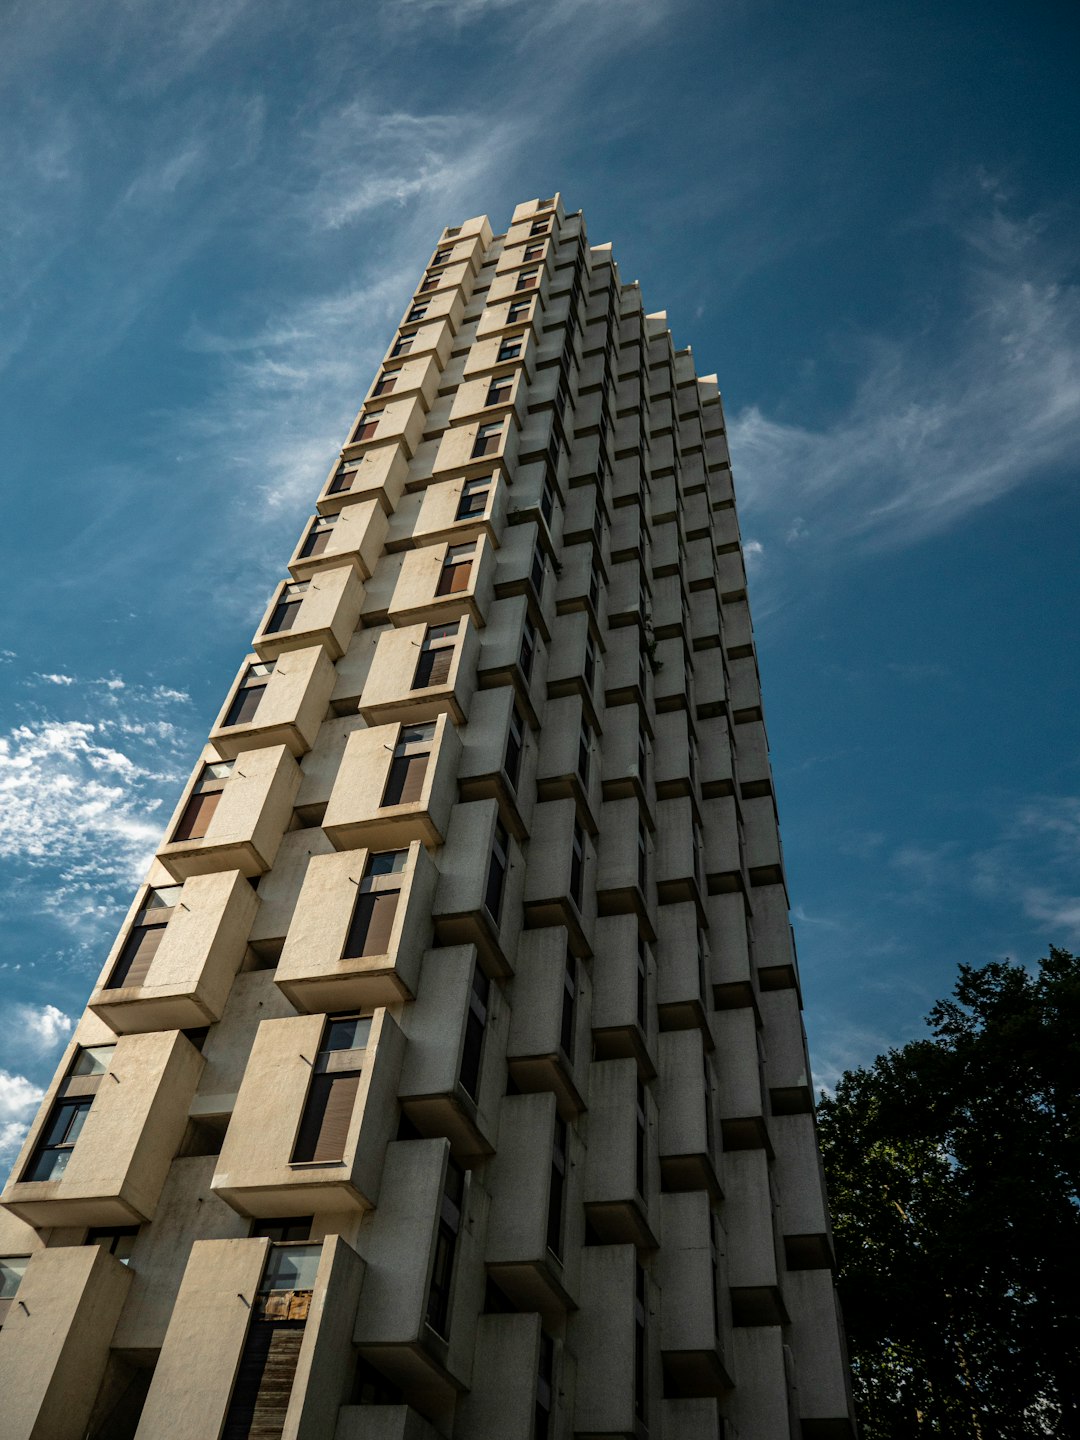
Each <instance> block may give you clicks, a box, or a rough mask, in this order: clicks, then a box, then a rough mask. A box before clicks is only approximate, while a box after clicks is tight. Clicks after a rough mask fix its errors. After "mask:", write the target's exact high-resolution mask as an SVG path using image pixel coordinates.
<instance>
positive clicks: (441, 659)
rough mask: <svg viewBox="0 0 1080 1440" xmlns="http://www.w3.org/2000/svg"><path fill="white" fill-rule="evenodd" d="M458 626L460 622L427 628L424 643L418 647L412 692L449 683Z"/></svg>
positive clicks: (455, 621)
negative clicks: (418, 653) (418, 654)
mask: <svg viewBox="0 0 1080 1440" xmlns="http://www.w3.org/2000/svg"><path fill="white" fill-rule="evenodd" d="M459 625H460V622H459V621H457V620H454V621H452V622H451V623H450V624H449V625H429V626H428V628H427V634H426V635H425V636H424V643H423V644H422V645H421V646H420V659H419V660H418V661H417V664H416V674H415V675H414V676H413V682H412V689H413V690H426V689H427V688H428V686H430V685H446V684H447V683H448V682H449V679H450V669H451V666H452V665H453V663H454V650H455V647H456V644H457V633H458V628H459Z"/></svg>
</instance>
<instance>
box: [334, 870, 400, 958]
mask: <svg viewBox="0 0 1080 1440" xmlns="http://www.w3.org/2000/svg"><path fill="white" fill-rule="evenodd" d="M408 858H409V852H408V851H407V850H383V851H380V852H379V853H377V854H374V855H372V854H369V855H368V858H367V863H366V864H365V866H364V874H363V876H362V877H361V880H360V886H359V890H358V892H357V896H356V904H355V906H354V907H353V915H352V920H351V921H350V922H349V931H348V934H347V935H346V937H345V945H344V948H343V949H342V952H341V958H342V959H343V960H356V959H359V958H360V957H361V956H364V955H389V953H390V941H391V937H392V935H393V931H394V921H395V920H396V918H397V908H398V900H399V899H400V897H401V883H402V882H401V873H402V871H403V870H404V869H405V862H406V861H407V860H408Z"/></svg>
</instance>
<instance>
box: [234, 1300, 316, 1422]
mask: <svg viewBox="0 0 1080 1440" xmlns="http://www.w3.org/2000/svg"><path fill="white" fill-rule="evenodd" d="M303 1338H304V1321H303V1320H253V1321H252V1323H251V1326H250V1328H249V1329H248V1333H247V1339H246V1340H245V1342H244V1349H243V1353H242V1354H241V1356H240V1364H239V1366H238V1367H237V1371H236V1381H235V1383H234V1385H233V1393H232V1398H231V1400H230V1401H229V1409H228V1411H227V1412H226V1415H225V1424H224V1427H223V1428H222V1431H221V1440H281V1434H282V1432H283V1431H284V1429H285V1415H286V1412H287V1411H288V1408H289V1397H290V1396H291V1395H292V1388H293V1381H294V1379H295V1376H296V1363H297V1360H298V1359H299V1357H300V1344H301V1341H302V1340H303Z"/></svg>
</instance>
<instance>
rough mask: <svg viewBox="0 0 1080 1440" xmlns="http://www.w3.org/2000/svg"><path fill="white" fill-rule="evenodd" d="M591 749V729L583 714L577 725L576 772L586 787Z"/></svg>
mask: <svg viewBox="0 0 1080 1440" xmlns="http://www.w3.org/2000/svg"><path fill="white" fill-rule="evenodd" d="M591 750H592V730H591V729H590V728H589V722H588V721H587V720H586V719H585V717H584V715H583V716H582V717H581V724H580V725H579V726H578V747H577V773H578V779H579V780H580V781H581V783H582V785H584V786H585V787H586V789H588V785H589V755H590V752H591Z"/></svg>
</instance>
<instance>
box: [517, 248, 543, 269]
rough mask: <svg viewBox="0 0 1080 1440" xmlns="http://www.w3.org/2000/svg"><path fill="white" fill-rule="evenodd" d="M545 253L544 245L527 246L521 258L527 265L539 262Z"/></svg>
mask: <svg viewBox="0 0 1080 1440" xmlns="http://www.w3.org/2000/svg"><path fill="white" fill-rule="evenodd" d="M543 253H544V247H543V245H526V246H525V253H524V254H523V255H522V257H521V258H522V259H523V260H524V261H525V263H526V265H527V264H528V263H529V261H530V260H539V259H540V257H541V255H543Z"/></svg>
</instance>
